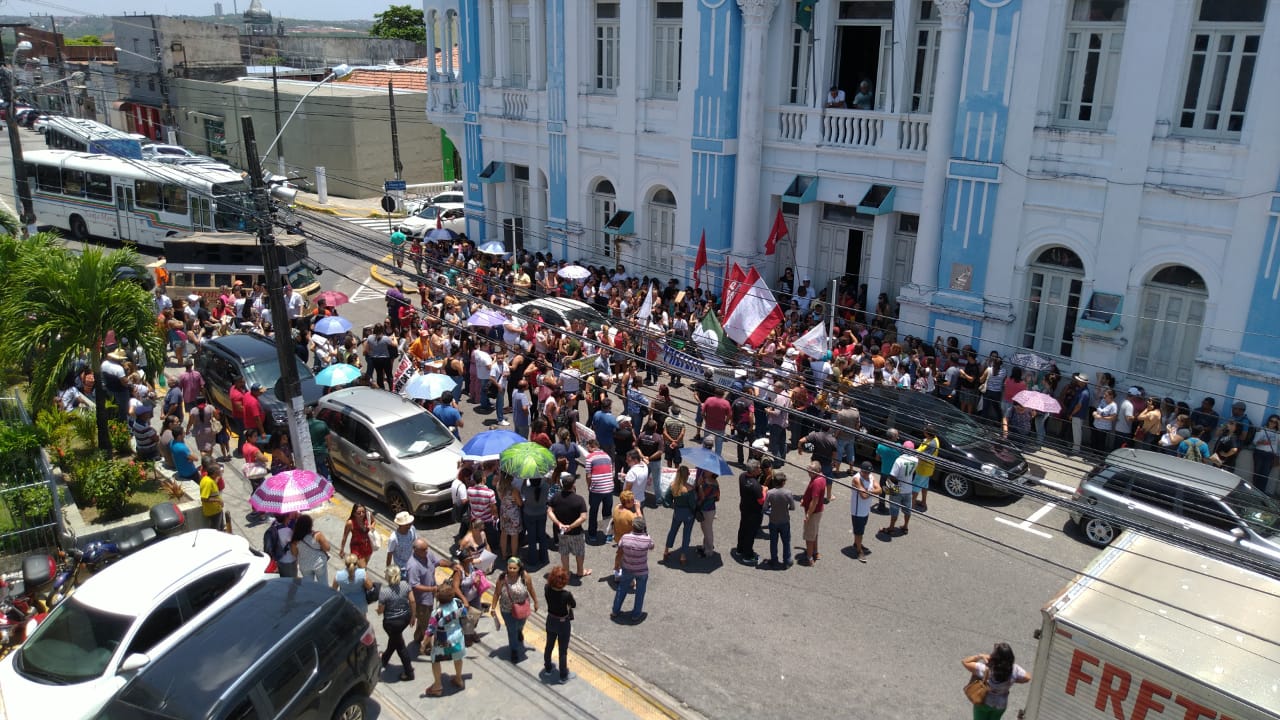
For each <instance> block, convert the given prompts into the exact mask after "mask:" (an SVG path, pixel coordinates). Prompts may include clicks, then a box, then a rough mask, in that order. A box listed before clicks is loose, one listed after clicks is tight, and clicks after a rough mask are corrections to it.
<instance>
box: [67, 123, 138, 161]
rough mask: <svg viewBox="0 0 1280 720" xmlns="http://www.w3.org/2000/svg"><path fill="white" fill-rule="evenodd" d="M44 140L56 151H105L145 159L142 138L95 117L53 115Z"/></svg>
mask: <svg viewBox="0 0 1280 720" xmlns="http://www.w3.org/2000/svg"><path fill="white" fill-rule="evenodd" d="M44 142H45V144H46V145H48V146H49V148H50V149H52V150H75V151H76V152H89V153H105V154H107V155H117V156H119V157H125V158H132V159H134V160H141V159H142V140H140V139H139V136H137V135H130V134H129V133H127V132H124V131H123V130H117V129H115V128H113V127H111V126H110V125H103V124H102V123H100V122H95V121H93V120H84V119H82V118H73V117H66V116H65V115H51V116H49V117H48V118H46V119H45V124H44Z"/></svg>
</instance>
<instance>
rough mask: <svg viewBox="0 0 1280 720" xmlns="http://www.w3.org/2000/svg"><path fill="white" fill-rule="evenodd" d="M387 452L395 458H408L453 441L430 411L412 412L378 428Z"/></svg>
mask: <svg viewBox="0 0 1280 720" xmlns="http://www.w3.org/2000/svg"><path fill="white" fill-rule="evenodd" d="M378 433H379V434H380V435H382V441H383V442H384V443H386V445H387V452H389V453H391V455H392V456H394V457H397V458H410V457H415V456H418V455H422V454H425V453H429V452H431V451H432V450H436V449H437V448H442V447H444V446H445V445H448V444H449V443H451V442H453V434H452V433H450V432H449V430H448V428H446V427H445V426H444V425H443V424H442V423H441V422H440V421H439V420H437V419H436V417H435V416H434V415H432V414H431V413H425V412H424V413H414V414H413V415H410V416H409V417H407V418H401V419H400V420H396V421H395V422H393V423H391V424H390V425H383V426H382V427H380V428H378Z"/></svg>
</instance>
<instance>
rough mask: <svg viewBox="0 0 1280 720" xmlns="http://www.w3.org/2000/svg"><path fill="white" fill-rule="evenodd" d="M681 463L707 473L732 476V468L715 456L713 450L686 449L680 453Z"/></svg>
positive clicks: (701, 448) (722, 459) (700, 448)
mask: <svg viewBox="0 0 1280 720" xmlns="http://www.w3.org/2000/svg"><path fill="white" fill-rule="evenodd" d="M680 456H681V459H682V461H683V462H685V463H688V464H690V465H692V466H693V467H696V468H698V469H699V470H706V471H707V472H712V473H715V474H716V475H732V474H733V468H731V467H729V463H727V462H725V461H724V458H722V457H720V456H719V455H717V454H716V452H715V451H714V450H708V449H706V448H703V447H694V448H688V449H685V450H681V451H680Z"/></svg>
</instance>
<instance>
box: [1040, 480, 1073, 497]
mask: <svg viewBox="0 0 1280 720" xmlns="http://www.w3.org/2000/svg"><path fill="white" fill-rule="evenodd" d="M1034 484H1035V485H1043V486H1045V487H1047V488H1049V489H1051V490H1057V491H1059V492H1064V493H1067V494H1068V495H1074V494H1075V492H1076V489H1075V488H1073V487H1071V486H1070V485H1063V484H1062V483H1059V482H1054V481H1052V480H1045V479H1043V478H1041V479H1037V480H1036V481H1035V483H1034Z"/></svg>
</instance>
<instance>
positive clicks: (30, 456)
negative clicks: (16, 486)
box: [0, 422, 40, 482]
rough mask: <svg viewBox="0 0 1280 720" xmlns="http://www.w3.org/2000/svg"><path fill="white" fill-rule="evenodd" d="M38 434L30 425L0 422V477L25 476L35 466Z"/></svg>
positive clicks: (38, 445) (38, 444)
mask: <svg viewBox="0 0 1280 720" xmlns="http://www.w3.org/2000/svg"><path fill="white" fill-rule="evenodd" d="M39 450H40V434H39V433H38V432H36V429H35V428H33V427H31V426H30V425H25V424H22V423H9V422H4V423H0V478H5V479H6V482H7V479H8V478H13V477H25V476H27V475H28V474H29V473H30V472H31V470H32V469H33V468H34V467H35V458H36V453H37V452H39Z"/></svg>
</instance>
